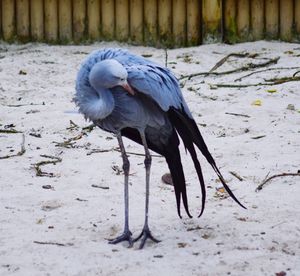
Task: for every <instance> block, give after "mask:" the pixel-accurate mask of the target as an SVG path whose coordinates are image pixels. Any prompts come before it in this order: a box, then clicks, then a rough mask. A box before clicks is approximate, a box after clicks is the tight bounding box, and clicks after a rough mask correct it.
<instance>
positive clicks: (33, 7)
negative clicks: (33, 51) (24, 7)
mask: <svg viewBox="0 0 300 276" xmlns="http://www.w3.org/2000/svg"><path fill="white" fill-rule="evenodd" d="M30 30H31V38H32V39H33V40H34V41H41V40H43V38H44V4H43V0H31V2H30Z"/></svg>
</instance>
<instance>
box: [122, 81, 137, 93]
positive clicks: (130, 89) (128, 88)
mask: <svg viewBox="0 0 300 276" xmlns="http://www.w3.org/2000/svg"><path fill="white" fill-rule="evenodd" d="M122 87H123V88H124V89H125V90H126V91H127V92H128V93H129V94H131V95H132V96H134V94H135V91H134V90H133V88H132V87H131V86H130V85H129V84H128V82H125V83H124V84H123V85H122Z"/></svg>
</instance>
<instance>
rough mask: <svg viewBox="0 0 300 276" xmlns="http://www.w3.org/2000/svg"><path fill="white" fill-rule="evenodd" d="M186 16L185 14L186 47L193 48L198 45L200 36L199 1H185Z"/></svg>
mask: <svg viewBox="0 0 300 276" xmlns="http://www.w3.org/2000/svg"><path fill="white" fill-rule="evenodd" d="M186 9H187V11H186V14H187V18H186V19H187V22H186V24H187V26H186V32H187V45H188V46H194V45H199V44H200V41H201V40H200V35H201V23H200V14H201V7H200V1H199V0H187V1H186Z"/></svg>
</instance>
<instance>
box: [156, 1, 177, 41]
mask: <svg viewBox="0 0 300 276" xmlns="http://www.w3.org/2000/svg"><path fill="white" fill-rule="evenodd" d="M158 36H159V40H160V43H161V44H162V45H165V46H167V47H171V46H172V45H173V38H172V0H159V1H158Z"/></svg>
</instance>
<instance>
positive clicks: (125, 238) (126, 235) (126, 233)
mask: <svg viewBox="0 0 300 276" xmlns="http://www.w3.org/2000/svg"><path fill="white" fill-rule="evenodd" d="M131 236H132V233H131V232H130V231H129V230H124V232H123V234H121V235H120V236H118V237H116V238H114V239H110V240H108V243H110V244H117V243H119V242H123V241H128V243H129V245H128V247H132V246H133V239H132V237H131Z"/></svg>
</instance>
